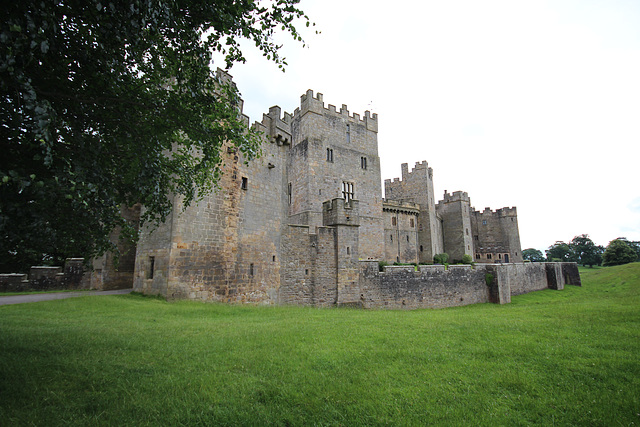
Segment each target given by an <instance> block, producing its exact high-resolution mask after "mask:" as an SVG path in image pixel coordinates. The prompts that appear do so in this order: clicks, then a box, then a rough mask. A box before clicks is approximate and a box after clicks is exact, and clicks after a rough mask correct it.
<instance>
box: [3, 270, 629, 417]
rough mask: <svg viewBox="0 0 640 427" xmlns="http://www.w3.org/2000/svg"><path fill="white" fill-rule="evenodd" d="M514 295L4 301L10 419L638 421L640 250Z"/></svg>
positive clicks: (6, 396)
mask: <svg viewBox="0 0 640 427" xmlns="http://www.w3.org/2000/svg"><path fill="white" fill-rule="evenodd" d="M581 272H582V280H583V287H582V288H577V287H573V286H568V287H567V288H566V289H565V290H564V291H551V290H545V291H540V292H534V293H531V294H528V295H522V296H518V297H514V298H513V299H512V301H513V302H512V303H511V304H508V305H504V306H500V305H493V304H480V305H475V306H467V307H459V308H452V309H442V310H416V311H364V310H357V309H314V308H299V307H252V306H229V305H219V304H202V303H196V302H189V301H182V302H176V303H167V302H164V301H162V300H159V299H157V298H145V297H141V296H138V295H125V296H110V297H81V298H72V299H66V300H57V301H51V302H42V303H35V304H23V305H10V306H2V307H0V425H3V426H4V425H41V426H49V425H68V424H71V425H114V426H121V425H262V424H275V425H364V424H367V425H371V424H373V425H379V424H392V425H423V424H439V425H443V424H446V425H487V426H489V425H490V426H494V425H509V426H512V425H530V424H544V425H554V424H555V425H602V426H617V425H620V426H623V425H624V426H628V425H639V424H640V264H639V263H635V264H629V265H624V266H619V267H608V268H598V269H582V270H581Z"/></svg>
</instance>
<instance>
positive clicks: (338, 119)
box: [289, 90, 383, 259]
mask: <svg viewBox="0 0 640 427" xmlns="http://www.w3.org/2000/svg"><path fill="white" fill-rule="evenodd" d="M377 130H378V122H377V115H376V114H374V115H373V116H371V115H370V113H369V112H368V111H367V112H366V113H365V116H364V118H362V119H361V118H360V116H359V115H358V114H353V115H350V113H349V111H348V110H347V107H346V105H343V106H342V108H340V110H336V108H335V107H334V106H333V105H328V106H327V107H326V108H325V106H324V104H323V97H322V94H320V93H318V94H317V95H316V97H314V96H313V91H311V90H309V91H307V93H306V94H305V95H303V96H302V97H301V107H300V108H299V109H296V111H295V112H294V115H293V122H292V138H293V145H292V150H291V155H290V159H289V182H291V187H292V203H291V208H290V211H289V214H290V215H292V217H293V218H292V221H291V222H292V223H294V224H305V225H309V226H311V227H312V228H313V227H318V226H321V225H322V204H323V202H325V201H326V200H330V199H333V198H337V197H343V183H350V184H351V185H352V190H353V194H352V198H355V199H358V200H360V226H361V230H360V236H361V239H360V248H359V251H360V254H361V256H363V257H365V258H375V259H379V258H381V257H382V256H383V251H382V246H381V245H380V242H381V241H382V197H381V194H380V158H379V157H378V141H377Z"/></svg>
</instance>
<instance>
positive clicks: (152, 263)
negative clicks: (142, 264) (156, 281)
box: [147, 256, 156, 279]
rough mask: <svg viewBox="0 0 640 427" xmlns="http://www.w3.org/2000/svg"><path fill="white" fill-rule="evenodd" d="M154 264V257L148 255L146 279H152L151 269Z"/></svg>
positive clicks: (153, 267)
mask: <svg viewBox="0 0 640 427" xmlns="http://www.w3.org/2000/svg"><path fill="white" fill-rule="evenodd" d="M155 266H156V257H153V256H150V257H149V270H148V271H147V279H153V270H154V269H155Z"/></svg>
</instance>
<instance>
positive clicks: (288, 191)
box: [287, 183, 291, 204]
mask: <svg viewBox="0 0 640 427" xmlns="http://www.w3.org/2000/svg"><path fill="white" fill-rule="evenodd" d="M287 196H289V204H291V183H289V188H288V189H287Z"/></svg>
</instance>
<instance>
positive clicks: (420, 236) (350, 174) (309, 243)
mask: <svg viewBox="0 0 640 427" xmlns="http://www.w3.org/2000/svg"><path fill="white" fill-rule="evenodd" d="M240 107H242V105H241V104H240ZM245 120H246V121H247V122H248V120H249V119H248V117H246V116H245ZM253 126H254V127H255V128H256V129H257V130H259V131H261V132H263V134H264V143H263V146H262V153H263V154H262V157H261V158H260V159H258V160H255V161H253V162H250V163H249V164H245V162H244V161H243V159H242V155H241V154H240V153H237V152H235V150H233V149H231V148H230V147H224V148H223V150H224V154H223V157H224V159H223V171H224V174H223V176H222V178H221V179H220V182H219V188H218V189H217V190H216V191H214V192H213V193H212V194H210V195H208V196H206V197H204V198H203V199H202V200H201V201H200V202H199V203H197V204H195V205H192V206H189V207H188V208H186V209H183V206H182V204H181V199H180V197H175V198H174V200H173V204H174V212H173V214H172V215H171V216H170V217H169V218H167V220H166V222H165V223H164V224H162V225H160V226H159V227H156V228H155V229H151V228H145V229H143V230H141V239H140V242H139V244H138V246H137V251H136V257H135V264H134V267H135V268H134V272H133V286H134V290H136V291H139V292H144V293H148V294H161V295H164V296H165V297H167V298H170V299H173V298H189V299H196V300H203V301H220V302H247V303H261V304H304V305H314V306H335V305H357V306H363V307H377V308H418V307H440V306H451V305H462V304H470V303H475V302H486V301H495V302H504V301H505V300H506V299H508V298H507V296H506V295H507V294H508V295H509V298H510V295H511V290H514V292H516V293H520V292H522V291H529V290H533V289H539V288H546V287H554V286H555V288H557V287H558V286H557V283H560V282H562V283H565V282H567V281H569V282H571V283H577V282H579V275H577V273H576V272H574V271H573V270H572V267H570V266H567V267H563V266H559V267H557V268H556V267H553V268H552V267H549V268H548V269H547V268H546V267H545V264H540V265H538V266H535V267H531V266H527V265H524V264H517V265H516V264H511V263H514V262H521V261H522V256H521V250H520V239H519V234H518V225H517V214H516V210H515V208H503V209H499V210H497V211H495V212H493V211H491V210H485V211H483V212H477V211H475V210H474V209H473V208H472V207H471V204H470V199H469V196H468V194H467V193H464V192H461V191H456V192H453V193H451V194H449V193H447V192H445V195H444V198H443V200H441V201H439V202H437V203H436V198H435V196H434V190H433V170H432V169H431V168H430V167H428V164H427V162H426V161H423V162H420V163H416V165H415V167H414V168H413V169H412V170H411V171H409V168H408V165H407V164H403V165H402V178H396V179H394V180H385V182H384V185H385V194H386V199H383V198H382V188H381V176H380V158H379V156H378V140H377V132H378V116H377V115H376V114H371V113H370V112H369V111H366V112H365V114H364V116H363V117H361V116H360V115H358V114H352V113H350V112H349V111H348V109H347V106H346V105H342V107H341V108H340V109H337V108H336V107H335V106H333V105H327V106H325V105H324V103H323V97H322V94H320V93H317V94H315V95H314V93H313V91H311V90H309V91H307V92H306V93H305V94H303V95H302V96H301V99H300V107H299V108H297V109H296V110H295V111H294V112H293V114H289V113H284V114H283V113H282V111H281V109H280V108H279V107H277V106H275V107H272V108H270V109H269V112H268V113H267V114H264V115H263V117H262V121H261V122H259V123H255V124H254V125H253ZM443 252H447V253H448V254H449V255H450V260H459V259H462V257H463V256H464V255H471V256H472V257H473V258H474V259H475V261H476V262H480V263H484V264H485V265H483V266H480V265H478V266H476V267H475V268H471V267H470V266H467V267H453V266H451V267H449V269H446V270H445V268H444V266H426V265H425V266H420V268H419V269H417V270H415V271H414V267H413V266H411V267H398V268H396V267H391V266H389V267H387V270H385V271H382V272H380V271H378V262H379V261H386V262H387V263H393V262H400V263H415V264H416V265H417V264H418V263H432V262H433V256H434V255H436V254H439V253H443ZM496 263H498V264H496ZM539 269H542V270H540V271H538V270H539ZM563 269H564V270H563ZM512 270H513V271H512ZM520 270H522V271H524V273H522V274H520ZM525 270H526V271H525ZM534 270H535V271H534ZM565 270H566V271H565ZM576 271H577V270H576ZM493 273H495V274H493ZM488 275H491V277H494V278H495V280H494V281H493V282H492V283H491V284H488V283H486V277H488ZM565 277H569V278H570V279H566V280H565V279H564V278H565ZM576 277H577V278H576ZM523 278H527V279H526V280H525V279H523ZM530 278H532V279H530ZM554 281H555V282H554ZM549 283H552V285H551V286H550V285H549ZM554 283H555V284H554ZM497 284H500V286H502V288H501V287H500V286H498V285H497ZM507 288H508V289H509V290H508V292H507V290H506V289H507ZM500 295H503V296H500Z"/></svg>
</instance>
